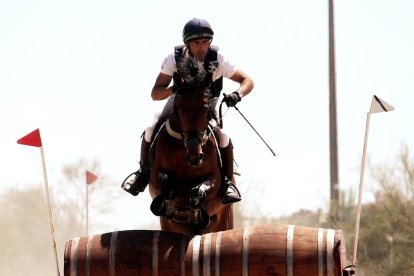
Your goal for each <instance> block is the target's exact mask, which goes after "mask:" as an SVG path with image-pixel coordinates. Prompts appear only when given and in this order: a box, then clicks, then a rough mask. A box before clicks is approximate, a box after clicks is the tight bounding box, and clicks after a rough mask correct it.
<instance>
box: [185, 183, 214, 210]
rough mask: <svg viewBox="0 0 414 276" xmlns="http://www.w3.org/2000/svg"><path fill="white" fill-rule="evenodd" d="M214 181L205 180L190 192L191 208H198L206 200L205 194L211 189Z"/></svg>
mask: <svg viewBox="0 0 414 276" xmlns="http://www.w3.org/2000/svg"><path fill="white" fill-rule="evenodd" d="M213 184H214V180H210V179H209V180H206V181H204V182H202V183H201V184H199V185H197V186H196V187H194V188H192V189H191V191H190V203H191V206H192V207H193V208H200V207H201V205H203V203H204V202H205V201H206V199H207V193H208V191H209V190H210V189H211V188H212V185H213Z"/></svg>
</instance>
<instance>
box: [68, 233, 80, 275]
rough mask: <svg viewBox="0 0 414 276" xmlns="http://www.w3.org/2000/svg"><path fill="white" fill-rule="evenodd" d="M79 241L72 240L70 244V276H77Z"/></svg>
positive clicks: (77, 239)
mask: <svg viewBox="0 0 414 276" xmlns="http://www.w3.org/2000/svg"><path fill="white" fill-rule="evenodd" d="M79 239H80V238H74V239H73V240H72V242H71V247H70V276H76V275H78V250H79Z"/></svg>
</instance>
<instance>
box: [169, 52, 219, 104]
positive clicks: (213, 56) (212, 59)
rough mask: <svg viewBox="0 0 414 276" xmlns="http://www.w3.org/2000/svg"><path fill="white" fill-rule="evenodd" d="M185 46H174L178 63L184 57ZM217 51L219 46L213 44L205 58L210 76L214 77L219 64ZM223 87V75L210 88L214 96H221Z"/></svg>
mask: <svg viewBox="0 0 414 276" xmlns="http://www.w3.org/2000/svg"><path fill="white" fill-rule="evenodd" d="M184 48H185V45H179V46H175V48H174V58H175V62H176V63H177V64H178V63H179V62H180V60H181V58H182V57H183V50H184ZM217 51H218V47H217V46H214V45H211V46H210V47H209V48H208V52H207V55H206V57H205V58H204V68H205V69H206V71H207V72H208V73H209V75H210V76H209V77H210V78H212V77H213V72H214V71H215V70H216V69H217V67H218V65H219V64H218V60H217ZM222 89H223V76H221V77H220V78H219V79H217V80H215V81H214V82H212V83H211V85H210V90H211V94H212V96H213V97H219V96H220V92H221V90H222Z"/></svg>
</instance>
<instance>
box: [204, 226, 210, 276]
mask: <svg viewBox="0 0 414 276" xmlns="http://www.w3.org/2000/svg"><path fill="white" fill-rule="evenodd" d="M211 235H212V234H211V233H208V234H206V235H204V242H203V245H204V248H203V276H204V275H205V276H210V270H211V269H210V259H211Z"/></svg>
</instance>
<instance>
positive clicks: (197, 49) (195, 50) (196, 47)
mask: <svg viewBox="0 0 414 276" xmlns="http://www.w3.org/2000/svg"><path fill="white" fill-rule="evenodd" d="M210 42H211V40H210V39H207V38H202V39H195V40H192V41H190V42H188V47H189V48H190V52H191V54H193V56H195V57H196V58H197V59H198V60H204V57H205V56H206V55H207V51H208V47H209V46H210Z"/></svg>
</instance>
